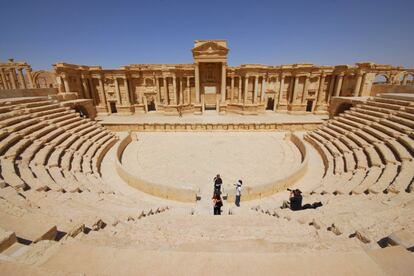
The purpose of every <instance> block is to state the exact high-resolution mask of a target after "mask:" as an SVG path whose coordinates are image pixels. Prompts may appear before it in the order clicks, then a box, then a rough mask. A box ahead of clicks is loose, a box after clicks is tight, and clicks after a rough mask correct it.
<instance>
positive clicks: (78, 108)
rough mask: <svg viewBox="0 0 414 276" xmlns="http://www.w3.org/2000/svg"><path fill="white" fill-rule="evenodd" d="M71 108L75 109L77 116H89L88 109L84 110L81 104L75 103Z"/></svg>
mask: <svg viewBox="0 0 414 276" xmlns="http://www.w3.org/2000/svg"><path fill="white" fill-rule="evenodd" d="M73 109H75V111H76V112H77V113H79V116H80V117H81V118H89V113H88V111H87V110H86V108H85V107H83V106H81V105H76V106H74V107H73Z"/></svg>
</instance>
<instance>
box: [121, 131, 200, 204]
mask: <svg viewBox="0 0 414 276" xmlns="http://www.w3.org/2000/svg"><path fill="white" fill-rule="evenodd" d="M132 141H133V137H132V135H127V136H126V137H125V138H124V139H122V140H121V141H120V143H119V145H118V148H117V152H116V156H117V158H116V160H115V166H116V170H117V172H118V174H119V176H120V177H121V178H122V179H123V180H124V181H125V182H127V183H128V184H129V185H130V186H132V187H134V188H136V189H138V190H140V191H142V192H145V193H147V194H150V195H153V196H157V197H161V198H166V199H171V200H176V201H181V202H195V201H196V200H197V191H195V190H191V189H183V188H174V187H167V186H165V185H160V184H155V183H150V182H148V181H144V180H142V179H139V178H138V177H137V176H136V175H134V174H132V173H130V172H129V171H128V170H126V169H125V168H124V167H123V165H122V154H123V152H124V150H125V148H126V147H127V146H128V145H129V144H130V143H131V142H132Z"/></svg>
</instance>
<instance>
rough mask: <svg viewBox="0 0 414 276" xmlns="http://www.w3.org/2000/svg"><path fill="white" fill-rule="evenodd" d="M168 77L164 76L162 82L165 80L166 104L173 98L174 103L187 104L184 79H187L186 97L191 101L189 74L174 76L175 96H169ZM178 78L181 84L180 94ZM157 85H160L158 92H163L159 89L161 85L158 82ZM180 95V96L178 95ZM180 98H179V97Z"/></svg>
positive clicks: (164, 95)
mask: <svg viewBox="0 0 414 276" xmlns="http://www.w3.org/2000/svg"><path fill="white" fill-rule="evenodd" d="M167 78H168V77H162V82H163V87H164V91H163V92H164V93H163V99H164V100H165V104H167V105H168V104H169V100H171V101H172V102H173V104H175V105H177V104H185V103H186V102H185V101H184V81H183V79H186V98H187V101H188V103H189V101H190V78H191V77H189V76H187V77H176V76H172V77H171V78H172V80H173V91H172V92H173V93H172V94H173V97H169V95H168V94H169V92H170V91H169V90H168V81H167ZM177 78H178V84H179V85H180V88H179V89H178V94H177ZM157 87H158V94H161V92H160V89H159V85H158V82H157ZM177 96H178V97H177ZM177 98H178V99H177Z"/></svg>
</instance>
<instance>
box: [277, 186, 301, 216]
mask: <svg viewBox="0 0 414 276" xmlns="http://www.w3.org/2000/svg"><path fill="white" fill-rule="evenodd" d="M288 191H290V196H289V201H286V200H285V201H284V202H283V205H282V207H281V208H282V209H285V208H290V210H292V211H297V210H301V209H302V192H301V191H300V190H299V189H296V190H290V189H288Z"/></svg>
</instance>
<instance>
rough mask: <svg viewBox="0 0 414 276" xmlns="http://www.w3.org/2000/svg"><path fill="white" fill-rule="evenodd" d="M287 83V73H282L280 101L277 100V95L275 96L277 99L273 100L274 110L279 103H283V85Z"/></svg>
mask: <svg viewBox="0 0 414 276" xmlns="http://www.w3.org/2000/svg"><path fill="white" fill-rule="evenodd" d="M284 85H285V75H283V74H280V84H279V101H277V100H276V97H275V100H274V102H273V111H276V107H277V105H276V104H277V103H278V104H279V105H281V104H282V100H283V86H284Z"/></svg>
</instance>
